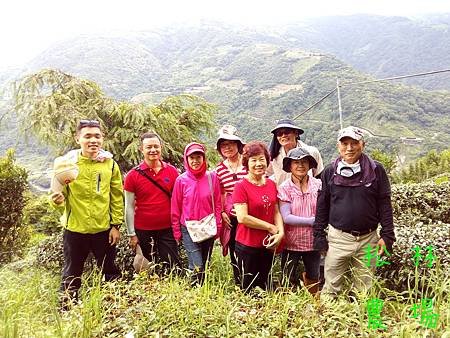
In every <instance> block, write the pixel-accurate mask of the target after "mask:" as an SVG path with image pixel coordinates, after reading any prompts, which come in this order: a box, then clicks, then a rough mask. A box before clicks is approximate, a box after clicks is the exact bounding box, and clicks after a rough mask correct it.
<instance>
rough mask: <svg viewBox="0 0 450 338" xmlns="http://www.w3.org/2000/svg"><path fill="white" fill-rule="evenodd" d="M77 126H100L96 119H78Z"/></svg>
mask: <svg viewBox="0 0 450 338" xmlns="http://www.w3.org/2000/svg"><path fill="white" fill-rule="evenodd" d="M78 126H79V127H100V122H98V121H97V120H80V122H79V123H78Z"/></svg>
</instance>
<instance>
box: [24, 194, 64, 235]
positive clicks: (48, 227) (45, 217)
mask: <svg viewBox="0 0 450 338" xmlns="http://www.w3.org/2000/svg"><path fill="white" fill-rule="evenodd" d="M59 218H60V214H59V213H58V211H56V210H55V209H54V208H53V207H52V206H51V205H50V203H49V197H48V195H41V196H35V195H30V198H29V199H28V202H27V204H26V205H25V209H24V211H23V219H24V222H25V223H26V224H28V225H30V226H33V227H34V230H36V231H37V232H40V233H44V234H47V235H50V234H52V233H55V232H60V231H61V222H60V220H59Z"/></svg>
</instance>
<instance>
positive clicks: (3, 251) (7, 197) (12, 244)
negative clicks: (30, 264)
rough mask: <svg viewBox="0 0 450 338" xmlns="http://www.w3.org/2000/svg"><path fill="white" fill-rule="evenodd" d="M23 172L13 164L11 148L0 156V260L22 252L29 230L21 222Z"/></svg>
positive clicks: (10, 258)
mask: <svg viewBox="0 0 450 338" xmlns="http://www.w3.org/2000/svg"><path fill="white" fill-rule="evenodd" d="M27 189H28V184H27V172H26V170H25V169H24V168H22V167H20V166H18V165H17V164H16V163H15V158H14V151H13V150H12V149H10V150H8V151H7V153H6V156H5V157H2V158H0V191H1V194H0V263H1V262H8V261H11V260H12V258H13V257H14V256H16V255H20V254H22V253H23V250H24V248H25V245H26V243H27V241H28V239H29V232H28V229H27V228H26V226H24V224H23V223H22V215H23V208H24V207H25V203H26V200H25V192H26V191H27Z"/></svg>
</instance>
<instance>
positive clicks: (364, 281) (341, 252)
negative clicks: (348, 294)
mask: <svg viewBox="0 0 450 338" xmlns="http://www.w3.org/2000/svg"><path fill="white" fill-rule="evenodd" d="M378 240H379V236H378V233H377V231H373V232H371V233H369V234H367V235H363V236H353V235H351V234H349V233H346V232H343V231H341V230H338V229H336V228H334V227H332V226H331V225H330V226H329V230H328V252H327V255H326V257H325V286H324V288H323V292H324V293H329V294H330V295H331V296H337V294H338V293H339V292H340V291H341V289H342V284H343V282H344V276H345V275H346V274H348V273H349V272H351V273H352V274H353V276H352V284H353V285H354V286H355V287H356V288H357V289H358V290H360V291H367V290H368V289H369V288H370V287H371V285H372V278H373V272H374V270H375V264H376V250H375V249H374V248H376V245H377V243H378ZM368 245H370V246H371V248H372V249H373V250H372V253H373V256H375V257H373V258H372V259H371V261H370V268H369V267H367V258H366V257H365V255H366V250H367V247H368Z"/></svg>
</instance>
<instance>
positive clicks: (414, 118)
mask: <svg viewBox="0 0 450 338" xmlns="http://www.w3.org/2000/svg"><path fill="white" fill-rule="evenodd" d="M333 20H336V22H335V23H333ZM433 22H435V21H433ZM389 23H390V24H389ZM314 25H315V26H314ZM314 25H313V23H306V24H305V23H303V24H298V25H289V26H285V27H284V28H283V29H280V28H278V29H277V30H274V29H265V30H264V31H263V30H252V29H248V28H243V27H235V26H229V25H224V24H217V23H203V24H202V25H198V26H190V27H187V26H175V27H171V28H165V29H159V30H155V31H151V32H149V31H146V32H134V33H130V34H127V35H123V36H97V37H92V36H84V37H78V38H74V39H71V40H67V41H64V42H61V43H59V44H57V45H54V46H52V47H51V48H50V49H49V50H47V51H46V52H45V53H43V54H41V55H39V56H38V57H37V58H35V59H34V60H33V61H32V62H31V63H30V64H28V65H27V66H26V71H25V72H26V73H29V72H32V71H37V70H40V69H41V68H44V67H51V68H59V69H61V70H62V71H65V72H69V73H71V74H74V75H76V76H80V77H83V78H87V79H90V80H93V81H95V82H97V83H98V84H99V85H100V86H101V87H102V89H103V90H104V91H105V92H106V93H107V94H108V95H111V96H113V97H115V98H119V99H132V100H134V101H139V102H147V103H157V102H159V101H160V100H161V98H163V97H165V96H168V95H170V94H179V93H183V92H187V93H192V94H196V95H199V96H203V97H205V98H206V99H207V100H208V101H210V102H213V103H216V104H217V105H218V107H219V112H220V113H219V115H218V116H217V120H218V123H224V122H229V123H233V124H235V125H237V126H239V129H240V130H241V133H242V134H243V136H244V138H245V139H246V140H251V139H255V138H257V139H263V140H265V141H269V139H270V133H269V131H270V129H271V128H272V127H273V125H274V124H275V120H276V119H278V118H280V117H282V116H287V115H291V116H296V115H298V114H299V113H301V112H302V111H303V110H304V109H305V108H307V107H308V106H309V105H311V104H313V103H314V102H316V101H317V100H318V99H319V98H321V97H322V96H324V95H325V94H327V93H329V92H330V91H331V90H333V88H335V87H336V78H337V77H339V80H340V82H341V83H343V84H344V86H343V88H342V105H343V112H344V113H343V115H344V124H345V125H348V124H354V125H358V126H360V127H363V128H366V129H367V130H368V131H370V132H371V133H372V134H374V135H378V136H377V137H372V138H370V140H369V145H370V146H371V147H381V148H382V149H385V150H393V149H396V150H397V151H399V153H400V155H401V156H402V158H403V159H405V158H406V160H409V159H412V158H414V157H416V156H417V155H419V154H424V153H426V152H427V151H428V150H429V149H438V150H440V149H443V148H445V147H446V146H448V144H449V141H450V133H449V132H448V130H446V129H444V128H443V126H446V125H450V114H449V112H450V108H449V107H450V94H449V92H447V91H441V92H429V91H425V90H422V89H417V88H413V87H407V86H404V85H401V84H398V83H395V82H385V83H371V84H365V85H357V86H345V83H350V82H359V81H363V80H370V79H373V78H372V77H370V76H369V75H366V74H364V73H363V72H360V71H357V70H355V69H354V68H352V67H351V66H350V65H349V64H347V63H345V62H343V61H341V60H340V58H341V59H348V58H350V59H352V58H353V60H358V61H360V62H361V64H364V61H363V60H369V61H370V60H372V61H370V62H372V63H374V62H375V61H379V62H383V60H384V63H383V64H384V65H385V66H386V67H387V66H388V65H389V67H390V65H392V64H393V63H392V62H390V61H389V60H391V61H392V60H397V61H398V62H399V63H398V64H397V65H396V66H395V67H394V66H393V67H392V69H391V71H392V72H391V73H388V71H389V70H388V68H386V67H385V68H383V67H380V66H373V65H372V66H367V68H366V70H367V71H370V69H372V68H371V67H375V68H376V67H378V69H379V71H380V73H379V74H381V75H389V76H390V75H397V74H399V73H403V72H410V71H413V69H412V68H407V66H404V67H406V68H401V65H402V64H410V66H411V67H412V65H417V67H419V68H420V70H427V69H430V68H431V69H434V68H443V67H444V66H445V62H444V61H445V60H447V59H448V55H449V53H448V52H450V46H449V45H448V40H450V39H448V30H446V29H444V28H442V32H441V35H439V34H436V35H433V36H436V39H435V40H433V41H430V42H429V43H423V45H422V44H421V43H420V41H422V42H423V41H424V40H421V39H422V38H423V39H425V40H426V38H425V37H422V38H419V36H420V34H419V33H418V32H420V29H419V28H417V30H412V31H409V28H408V27H409V26H410V25H411V26H413V23H412V21H411V20H409V19H404V18H384V17H362V16H354V17H353V16H352V17H346V18H340V19H338V18H334V19H333V18H329V19H323V20H322V21H317V22H315V23H314ZM333 25H334V27H335V28H334V29H333ZM352 25H353V26H352ZM371 25H372V26H371ZM402 25H403V26H402ZM417 25H418V24H417ZM421 25H423V27H431V26H432V25H431V24H425V23H423V22H422V23H421ZM427 25H428V26H427ZM430 25H431V26H430ZM433 25H434V24H433ZM446 25H447V24H446V23H445V22H444V23H442V25H441V27H448V25H447V26H446ZM401 26H402V27H403V28H402V29H403V30H402V29H400V27H401ZM352 27H353V28H352ZM383 27H384V28H385V30H383V29H382V28H383ZM395 27H397V28H395ZM319 28H320V29H321V30H322V31H320V29H319ZM394 28H395V29H397V30H396V32H398V33H396V34H394V33H393V31H392V30H395V29H394ZM423 29H425V28H423ZM426 29H429V30H432V29H431V28H426ZM401 32H403V34H404V36H406V35H407V36H408V40H403V38H402V37H401V34H400V33H401ZM411 32H412V33H411ZM445 32H446V33H445ZM369 33H370V34H369ZM444 33H445V34H447V35H445V34H444ZM445 37H446V39H447V40H445V39H444V38H445ZM364 38H365V39H366V40H364ZM440 39H441V40H442V41H441V40H440ZM412 40H414V41H412ZM443 40H445V41H443ZM333 41H334V42H333ZM405 41H407V42H408V43H409V45H413V44H414V45H415V46H416V47H414V48H417V53H416V54H417V55H422V56H423V55H424V54H427V53H428V54H430V55H431V54H433V53H434V52H436V53H438V52H439V53H441V54H444V52H446V53H447V54H446V57H447V58H446V59H445V60H444V59H443V57H442V55H441V54H439V55H440V56H439V57H441V58H440V59H436V60H437V61H436V62H440V63H439V64H437V63H436V64H435V66H433V67H429V64H427V63H426V62H425V63H421V62H422V61H424V60H425V59H424V58H421V59H415V58H414V56H415V55H416V54H414V55H413V54H411V53H410V54H409V55H407V54H408V53H407V54H405V53H403V54H402V53H401V51H402V49H403V51H405V48H406V47H405ZM400 42H401V43H400ZM430 44H431V45H430ZM325 46H327V48H328V50H331V51H333V52H334V53H336V54H338V55H339V57H340V58H339V57H335V56H333V55H332V54H331V53H325V52H323V51H320V50H324V49H325ZM339 46H341V47H342V50H341V52H340V53H341V54H339V53H338V52H337V49H339V48H338V47H339ZM364 46H365V47H364ZM374 46H375V47H374ZM376 46H378V47H376ZM431 47H435V48H431ZM372 48H374V49H373V50H372ZM352 50H353V51H352ZM356 50H359V51H360V52H359V54H358V53H357V52H355V51H356ZM365 50H367V51H368V52H363V51H365ZM374 50H377V53H378V54H376V55H375V56H374V55H373V54H374ZM394 51H396V52H397V54H395V53H393V52H394ZM390 52H392V53H393V54H389V53H390ZM358 55H359V57H358ZM396 55H397V56H396ZM400 55H402V57H404V58H405V59H404V60H408V59H409V62H408V61H405V62H401V61H400ZM430 55H427V57H431V56H430ZM424 57H425V56H424ZM439 60H441V61H439ZM388 61H389V62H388ZM355 62H356V61H355ZM361 67H362V66H361ZM361 67H360V68H361ZM419 68H417V70H419ZM22 74H23V73H22ZM430 79H431V77H430ZM433 79H434V80H433V81H435V82H436V86H437V82H439V81H440V80H438V79H442V75H440V76H434V77H433ZM439 86H440V85H439ZM439 86H438V87H439ZM441 87H445V86H441ZM337 107H338V105H337V99H336V95H335V94H333V95H332V96H330V97H329V98H328V99H326V100H325V101H324V102H323V103H322V104H321V105H320V106H318V107H317V108H315V109H314V110H312V111H310V112H308V113H306V114H304V115H303V116H301V117H300V118H299V119H298V120H297V121H298V123H299V124H300V125H301V126H302V127H304V129H305V130H306V132H305V135H304V139H305V140H306V142H309V143H311V144H314V145H316V146H317V147H318V148H319V149H320V150H321V151H322V153H323V154H324V157H325V158H326V160H329V159H331V157H332V156H334V154H335V135H336V131H337V130H338V129H339V120H338V113H337ZM10 132H11V130H10ZM422 139H423V140H422ZM405 143H418V144H415V145H406V144H405ZM2 148H3V147H2Z"/></svg>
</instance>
